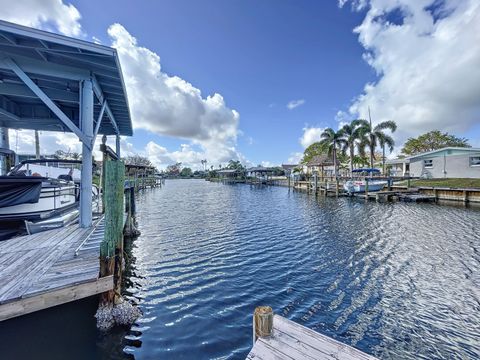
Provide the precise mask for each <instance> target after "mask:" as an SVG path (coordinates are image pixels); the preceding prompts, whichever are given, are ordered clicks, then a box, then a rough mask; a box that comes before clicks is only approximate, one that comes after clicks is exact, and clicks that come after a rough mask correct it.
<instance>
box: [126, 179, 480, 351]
mask: <svg viewBox="0 0 480 360" xmlns="http://www.w3.org/2000/svg"><path fill="white" fill-rule="evenodd" d="M137 208H138V221H139V226H140V230H141V232H142V236H141V237H139V238H138V239H137V240H136V241H135V242H134V244H133V248H132V250H131V256H132V262H133V264H132V266H131V269H130V271H131V273H130V276H129V278H128V280H127V284H126V292H127V293H128V294H130V296H131V298H132V299H133V300H135V301H136V302H138V303H139V304H140V306H141V308H142V310H143V311H144V316H143V318H142V319H140V321H139V322H138V324H137V325H136V326H134V327H133V328H132V331H130V332H129V334H128V335H127V336H126V341H124V345H125V348H124V351H125V352H126V353H127V354H131V355H133V356H134V357H135V358H136V359H160V358H162V359H165V358H171V359H191V358H196V359H211V358H238V359H241V358H245V356H246V354H247V353H248V351H249V349H250V347H251V314H252V312H253V309H254V307H255V306H257V305H263V304H267V305H270V306H272V307H273V309H274V311H275V312H276V313H278V314H281V315H283V316H285V317H287V318H289V319H293V320H295V321H297V322H299V323H301V324H303V325H306V326H308V327H310V328H312V329H314V330H317V331H319V332H322V333H324V334H327V335H329V336H332V337H334V338H336V339H338V340H340V341H343V342H345V343H348V344H351V345H354V346H356V347H358V348H360V349H362V350H364V351H366V352H368V353H371V354H374V355H376V356H378V357H381V358H412V359H413V358H425V359H431V358H462V359H466V358H471V359H474V358H479V357H480V335H479V334H480V272H479V270H480V253H479V251H480V212H479V211H478V210H475V209H466V208H461V207H459V208H455V207H447V206H439V205H434V204H408V203H407V204H405V203H396V204H376V203H372V202H371V203H365V202H361V201H355V200H352V199H334V198H323V197H319V198H318V199H315V197H314V196H312V195H307V194H305V193H301V192H293V191H289V190H288V189H286V188H281V187H251V186H248V185H235V186H227V185H221V184H214V183H208V182H205V181H196V180H175V181H167V183H166V186H165V187H164V188H162V189H161V190H160V189H157V190H152V191H149V192H146V193H144V194H142V195H141V196H140V197H139V198H138V206H137Z"/></svg>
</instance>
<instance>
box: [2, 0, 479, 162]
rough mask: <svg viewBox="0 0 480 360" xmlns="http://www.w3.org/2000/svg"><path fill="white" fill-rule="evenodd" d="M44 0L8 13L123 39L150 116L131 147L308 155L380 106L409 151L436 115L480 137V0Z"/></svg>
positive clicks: (224, 157)
mask: <svg viewBox="0 0 480 360" xmlns="http://www.w3.org/2000/svg"><path fill="white" fill-rule="evenodd" d="M1 1H6V0H0V2H1ZM39 3H41V4H38V2H32V1H31V0H22V1H18V2H17V3H16V4H15V5H13V6H10V8H12V7H13V8H14V9H13V10H10V12H11V13H10V14H7V13H5V11H3V12H4V14H3V15H4V16H3V18H4V19H7V20H10V21H15V22H20V23H23V24H25V25H30V26H36V27H40V28H48V29H52V30H54V31H59V32H63V33H67V35H73V36H77V37H80V38H83V39H86V40H90V41H91V40H92V39H95V41H100V42H101V43H103V44H105V45H109V46H110V45H111V46H114V47H116V48H117V50H118V51H119V55H120V60H121V63H122V67H123V70H124V72H125V74H126V83H127V91H128V95H129V99H130V105H131V108H132V115H133V117H134V125H135V128H136V130H135V135H134V137H132V138H129V139H124V141H123V142H122V144H123V146H124V148H125V151H124V153H129V152H130V153H133V152H137V153H142V154H144V155H147V156H149V157H151V158H152V160H153V161H154V162H155V164H157V165H159V166H160V167H164V166H166V165H168V164H169V163H172V162H175V161H181V162H182V163H184V164H185V165H189V166H193V167H200V164H199V161H200V159H203V158H206V159H207V160H208V161H209V165H215V166H217V165H218V164H219V163H225V162H226V161H228V159H230V158H236V159H237V158H238V159H241V160H242V161H243V162H246V163H247V164H259V163H262V162H263V163H264V164H281V163H286V162H292V161H296V160H298V158H299V156H300V154H301V153H302V152H303V150H304V148H305V146H307V145H308V144H310V143H311V142H312V141H315V140H318V136H319V134H320V133H321V131H322V130H323V129H324V128H325V127H333V128H338V127H339V125H341V124H342V121H345V120H348V119H352V118H355V117H363V118H365V117H366V114H367V108H368V107H370V108H371V109H372V116H373V121H374V122H377V121H381V120H387V119H393V120H395V121H396V122H397V123H398V125H399V129H398V131H397V133H396V134H394V136H395V139H396V141H397V144H398V147H397V150H396V153H398V151H399V148H400V146H401V144H402V143H403V142H404V141H405V139H406V138H408V137H409V136H415V135H419V134H420V133H422V132H425V131H428V130H431V129H439V130H444V131H449V132H452V133H454V134H457V135H460V136H466V137H468V138H470V139H471V140H472V144H473V145H475V146H480V125H479V124H480V121H479V117H480V111H479V109H480V100H479V97H478V93H479V92H480V85H479V84H480V74H479V72H478V68H479V66H480V45H479V44H480V42H479V41H478V38H477V37H476V36H475V34H478V33H480V25H479V24H480V21H479V20H480V6H479V5H478V2H476V1H474V0H465V1H463V2H456V1H454V0H444V1H438V0H436V1H434V0H397V1H393V2H392V1H388V0H376V1H375V2H371V1H368V0H353V1H345V0H341V1H339V2H337V1H334V0H332V1H313V0H305V1H293V0H282V1H274V0H262V1H253V0H228V1H226V0H207V1H194V0H190V1H187V0H176V1H173V0H162V1H136V2H132V1H118V0H117V1H110V0H103V1H101V2H99V1H78V0H75V1H71V2H67V1H64V2H58V1H54V0H45V1H43V2H39ZM392 4H393V5H392ZM22 6H23V7H24V8H25V10H24V11H25V12H26V13H28V15H25V17H24V18H18V16H16V15H15V14H18V13H21V12H22V11H21V10H22ZM27 8H28V9H29V11H27V10H26V9H27ZM466 14H468V16H467V15H466ZM1 15H2V12H0V17H1ZM65 24H66V26H64V27H63V28H62V25H65ZM113 24H117V25H113ZM65 28H66V29H67V30H65ZM69 28H71V29H75V31H73V30H71V31H69V30H68V29H69ZM77 28H78V29H81V30H78V31H76V30H77ZM62 29H63V30H62ZM69 32H70V33H69ZM447 35H448V36H447ZM449 37H450V38H451V39H455V41H448V38H449ZM135 39H136V40H135ZM157 55H158V57H159V58H158V57H157ZM367 84H370V85H367ZM199 92H201V95H200V94H199ZM214 94H219V95H218V96H216V95H214ZM295 102H296V104H297V105H298V106H291V107H290V108H289V107H288V106H287V105H288V104H289V103H291V104H294V103H295ZM45 141H46V142H48V141H51V142H53V143H54V144H53V145H54V146H59V144H60V145H62V146H64V145H65V144H64V143H59V141H58V138H52V139H47V140H45ZM25 142H28V141H25Z"/></svg>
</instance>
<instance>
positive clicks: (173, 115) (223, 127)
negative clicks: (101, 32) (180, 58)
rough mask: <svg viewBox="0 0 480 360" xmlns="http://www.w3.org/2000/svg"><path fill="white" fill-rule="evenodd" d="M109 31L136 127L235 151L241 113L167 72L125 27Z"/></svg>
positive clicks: (220, 99) (115, 27) (217, 96)
mask: <svg viewBox="0 0 480 360" xmlns="http://www.w3.org/2000/svg"><path fill="white" fill-rule="evenodd" d="M108 34H109V35H110V37H111V38H112V41H113V44H112V45H113V47H115V48H116V49H117V51H118V53H119V56H120V61H121V64H122V69H123V72H124V77H125V83H126V87H127V93H128V97H129V102H130V107H131V111H132V118H133V123H134V127H135V128H142V129H145V130H148V131H151V132H153V133H156V134H159V135H167V136H173V137H179V138H183V139H188V140H191V141H192V142H193V143H194V144H198V145H200V146H201V147H202V148H203V149H204V150H205V151H206V152H209V151H213V149H217V150H218V151H219V152H229V153H230V154H232V151H230V150H232V149H233V148H234V147H235V144H236V139H237V135H238V131H239V130H238V124H239V117H240V116H239V114H238V112H237V111H235V110H232V109H230V108H229V107H227V106H226V104H225V101H224V99H223V97H222V96H221V95H220V94H218V93H215V94H213V95H210V96H207V97H202V94H201V91H200V90H199V89H198V88H196V87H194V86H193V85H192V84H190V83H188V82H187V81H185V80H183V79H181V78H179V77H177V76H169V75H167V74H166V73H164V72H163V71H162V68H161V63H160V57H159V56H158V55H157V54H156V53H154V52H153V51H151V50H149V49H147V48H145V47H142V46H139V45H138V43H137V40H136V39H135V38H134V37H133V36H132V35H131V34H130V33H129V32H128V31H127V30H126V29H125V28H124V27H123V26H122V25H120V24H114V25H112V26H110V28H109V29H108ZM233 152H235V151H234V149H233Z"/></svg>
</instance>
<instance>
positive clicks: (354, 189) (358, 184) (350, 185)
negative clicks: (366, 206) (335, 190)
mask: <svg viewBox="0 0 480 360" xmlns="http://www.w3.org/2000/svg"><path fill="white" fill-rule="evenodd" d="M353 173H355V174H356V175H366V176H367V177H366V178H365V179H363V180H348V181H346V182H345V184H344V185H343V188H344V189H345V191H346V192H348V193H350V194H353V193H364V192H365V191H367V183H368V191H369V192H375V191H380V190H382V189H383V188H384V187H385V186H386V185H387V184H388V182H387V181H385V180H375V178H372V177H371V176H373V175H376V174H380V170H378V169H366V168H361V169H355V170H353ZM368 176H370V178H369V177H368Z"/></svg>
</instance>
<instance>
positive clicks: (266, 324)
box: [253, 306, 273, 345]
mask: <svg viewBox="0 0 480 360" xmlns="http://www.w3.org/2000/svg"><path fill="white" fill-rule="evenodd" d="M272 333H273V310H272V308H271V307H270V306H257V307H256V308H255V312H254V313H253V344H254V345H255V341H257V339H258V338H259V337H262V338H263V337H269V336H271V335H272Z"/></svg>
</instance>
